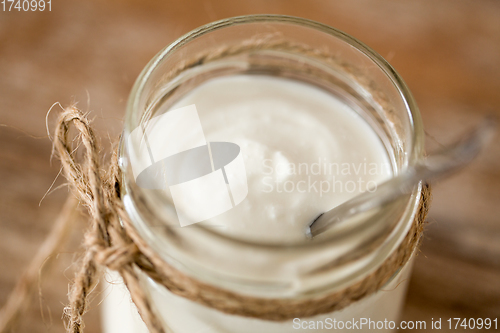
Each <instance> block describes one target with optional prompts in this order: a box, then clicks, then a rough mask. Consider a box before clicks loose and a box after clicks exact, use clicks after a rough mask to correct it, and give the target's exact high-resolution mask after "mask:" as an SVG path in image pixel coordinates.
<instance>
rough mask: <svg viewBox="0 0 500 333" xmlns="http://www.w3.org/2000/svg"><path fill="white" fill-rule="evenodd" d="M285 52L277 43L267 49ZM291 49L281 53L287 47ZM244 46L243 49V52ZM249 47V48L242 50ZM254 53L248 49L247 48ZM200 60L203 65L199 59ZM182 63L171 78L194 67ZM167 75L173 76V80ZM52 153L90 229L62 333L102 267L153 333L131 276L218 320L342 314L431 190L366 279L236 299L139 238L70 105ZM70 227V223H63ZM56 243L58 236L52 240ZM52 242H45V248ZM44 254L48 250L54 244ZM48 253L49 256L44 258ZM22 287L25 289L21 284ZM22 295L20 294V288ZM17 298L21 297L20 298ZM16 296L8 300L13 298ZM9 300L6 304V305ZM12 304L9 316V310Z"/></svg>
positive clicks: (6, 320) (387, 269)
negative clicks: (301, 293)
mask: <svg viewBox="0 0 500 333" xmlns="http://www.w3.org/2000/svg"><path fill="white" fill-rule="evenodd" d="M276 45H278V46H280V47H281V46H282V47H285V45H284V44H282V43H275V45H274V46H276ZM289 46H290V45H288V46H286V47H289ZM245 47H247V46H245ZM248 47H249V46H248ZM253 47H255V43H254V45H253ZM241 51H242V48H239V49H238V50H232V51H231V50H228V49H226V50H224V51H222V50H221V51H220V52H219V53H217V54H215V55H214V54H212V56H211V59H212V60H213V59H217V58H220V57H223V56H226V55H227V54H228V52H229V53H231V52H232V53H233V54H236V53H238V52H241ZM203 61H207V59H206V58H203ZM199 63H200V59H198V61H195V62H190V61H186V63H184V64H181V65H180V67H179V68H177V69H175V70H174V71H173V72H174V74H175V72H176V71H180V70H181V69H182V68H186V67H189V66H195V65H196V64H199ZM174 74H172V75H174ZM167 79H168V78H167ZM72 126H73V127H74V128H75V129H76V131H77V133H78V136H77V138H78V140H76V141H75V140H74V139H73V138H72V137H70V135H69V131H70V128H71V127H72ZM79 144H81V145H82V146H83V148H84V152H83V160H82V161H80V159H78V158H77V154H76V153H75V150H76V149H75V145H79ZM54 150H55V152H56V154H57V155H58V157H59V158H60V160H61V163H62V166H63V170H64V174H65V176H66V178H67V179H68V180H69V182H70V183H71V186H72V188H73V193H74V195H75V196H76V197H77V199H78V200H79V202H80V204H82V205H84V206H85V207H86V208H87V210H88V213H89V216H90V218H89V224H90V227H89V230H88V232H87V233H86V235H85V238H84V248H85V252H84V255H83V257H82V259H81V263H80V265H79V270H78V271H77V273H76V275H75V279H74V283H73V285H72V287H71V290H70V293H69V305H68V306H67V307H66V308H65V311H64V313H65V318H66V319H67V331H68V332H73V333H78V332H82V331H83V327H84V323H83V319H82V316H83V315H84V313H85V312H86V311H87V309H88V306H89V304H88V296H89V294H90V293H91V291H92V290H93V289H94V288H95V286H96V284H97V282H98V280H99V277H100V276H101V272H102V268H103V267H106V268H108V269H111V270H114V271H117V272H119V274H120V275H121V276H122V278H123V280H124V282H125V284H126V285H127V287H128V289H129V291H130V295H131V297H132V300H133V302H134V303H135V304H136V306H137V308H138V310H139V313H140V315H141V317H142V319H143V320H144V322H145V323H146V325H147V327H148V329H149V330H150V332H152V333H160V332H165V330H164V328H163V326H162V322H161V320H160V319H159V317H158V315H157V314H156V312H155V309H154V307H153V305H152V303H151V300H150V299H149V297H148V295H147V294H146V293H145V291H144V289H143V288H142V287H141V283H140V279H139V275H138V271H142V272H143V273H144V274H146V275H147V276H149V277H150V278H152V279H153V280H155V281H156V282H157V283H159V284H161V285H163V286H164V287H166V288H167V289H168V290H169V291H171V292H172V293H173V294H176V295H178V296H181V297H184V298H186V299H189V300H191V301H194V302H197V303H199V304H202V305H205V306H208V307H211V308H214V309H216V310H219V311H221V312H224V313H228V314H234V315H239V316H245V317H253V318H259V319H263V320H271V321H283V320H288V319H292V318H297V317H302V318H304V317H310V316H314V315H319V314H324V313H329V312H332V311H336V310H340V309H343V308H344V307H346V306H348V305H349V304H351V303H353V302H355V301H357V300H360V299H362V298H364V297H367V296H369V295H371V294H372V293H374V292H376V291H377V290H379V289H380V288H381V287H382V286H384V285H385V284H386V283H387V282H388V281H389V280H390V279H391V278H392V277H393V276H394V274H395V273H396V272H397V271H398V270H399V269H400V268H401V267H403V266H404V265H405V264H406V263H407V262H408V260H409V259H410V257H411V255H412V253H414V252H415V249H416V248H417V247H418V245H419V243H420V240H421V238H422V233H423V227H424V221H425V218H426V215H427V212H428V208H429V201H430V188H429V186H428V185H424V186H423V188H422V193H421V194H422V195H421V197H420V205H419V208H418V211H417V213H416V215H415V219H414V221H413V223H412V225H411V228H410V230H409V232H408V234H407V235H406V236H405V238H404V239H403V241H402V243H401V244H400V245H399V246H398V248H397V249H396V250H395V251H393V253H392V254H391V255H390V256H389V257H388V258H387V259H386V260H385V261H384V262H383V263H382V265H381V266H380V267H379V268H377V269H376V270H375V271H373V272H372V273H371V274H369V275H367V276H365V277H363V278H362V279H361V280H360V281H357V282H356V283H354V284H352V285H350V286H348V287H346V288H344V289H341V290H336V291H334V292H331V293H328V294H326V295H322V296H318V297H311V298H305V297H303V298H261V297H252V296H247V295H242V294H238V293H236V292H232V291H228V290H225V289H221V288H218V287H215V286H212V285H209V284H206V283H204V282H201V281H199V280H196V279H194V278H192V277H190V276H188V275H186V274H184V273H183V272H181V271H179V270H177V269H176V268H174V267H172V266H170V265H169V264H168V263H167V262H165V261H164V260H163V259H162V258H161V257H160V256H159V255H158V254H157V253H156V252H155V251H153V250H152V249H151V247H150V246H149V245H148V244H147V243H146V242H145V241H144V240H143V239H142V238H141V237H140V236H139V234H138V233H137V231H136V229H135V228H134V226H133V224H132V222H131V221H130V218H129V216H128V214H127V212H126V211H125V209H124V206H123V202H122V200H121V197H120V188H121V182H122V175H121V171H120V168H119V167H118V162H117V161H118V159H117V152H116V151H115V152H114V154H113V155H112V158H111V161H110V163H109V167H108V168H103V167H102V165H101V157H100V154H99V151H100V150H99V147H98V144H97V140H96V136H95V135H94V131H93V129H92V127H91V125H90V122H89V120H88V119H87V117H86V115H85V114H83V113H82V112H81V111H80V110H78V109H77V108H76V107H75V106H70V107H68V108H66V109H64V111H63V112H62V113H60V115H59V117H58V121H57V124H56V130H55V135H54ZM67 220H69V218H68V219H67ZM61 239H62V238H61V237H59V240H61ZM54 242H55V241H54V240H52V243H54ZM49 248H50V249H51V250H52V251H55V248H56V247H55V246H54V244H51V246H49ZM49 252H50V251H49ZM22 284H27V282H26V281H23V283H22ZM20 289H21V290H23V288H20ZM26 294H27V293H26V292H24V294H23V295H24V296H26ZM18 296H20V294H16V293H15V292H14V293H13V295H12V297H14V298H15V297H18ZM12 297H11V298H12ZM16 306H18V305H16V304H14V305H13V306H12V309H16ZM12 309H7V310H8V311H5V310H4V311H3V313H2V316H0V332H3V331H4V329H7V328H9V327H11V324H12V318H14V315H13V313H15V311H13V310H12Z"/></svg>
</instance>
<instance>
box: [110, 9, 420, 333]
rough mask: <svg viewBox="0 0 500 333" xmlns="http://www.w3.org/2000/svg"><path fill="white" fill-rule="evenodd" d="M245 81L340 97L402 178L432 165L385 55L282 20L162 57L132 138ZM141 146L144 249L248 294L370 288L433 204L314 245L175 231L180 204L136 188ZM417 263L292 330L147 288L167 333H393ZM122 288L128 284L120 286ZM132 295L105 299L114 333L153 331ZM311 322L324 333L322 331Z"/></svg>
mask: <svg viewBox="0 0 500 333" xmlns="http://www.w3.org/2000/svg"><path fill="white" fill-rule="evenodd" d="M234 74H264V75H272V76H280V77H286V78H289V79H293V80H298V81H302V82H306V83H308V84H311V85H313V86H316V87H319V88H321V89H323V90H325V91H327V92H329V93H331V94H334V95H335V96H337V97H338V98H340V99H341V100H342V101H344V102H345V103H347V104H349V105H350V106H351V107H352V108H353V109H354V110H356V112H357V113H358V114H359V115H360V116H362V117H363V119H364V120H365V121H366V122H367V123H368V124H370V126H371V127H372V128H373V130H374V131H375V132H376V133H377V135H378V136H379V137H380V139H381V141H382V142H383V144H384V146H385V148H386V150H387V152H388V155H389V157H390V159H391V164H392V165H391V166H392V172H393V174H395V175H397V174H398V173H400V172H401V171H402V170H404V169H405V167H407V166H408V165H411V164H412V163H415V161H417V160H419V159H420V158H421V157H422V154H423V128H422V123H421V119H420V114H419V111H418V109H417V106H416V104H415V102H414V100H413V98H412V96H411V94H410V92H409V90H408V88H407V87H406V85H405V83H404V82H403V81H402V79H401V78H400V77H399V75H398V74H397V73H396V71H395V70H394V69H393V68H392V67H391V66H390V65H389V64H388V63H387V62H386V61H385V60H384V59H383V58H382V57H381V56H380V55H378V54H377V53H376V52H374V51H373V50H371V49H370V48H369V47H367V46H365V45H364V44H362V43H361V42H359V41H357V40H356V39H354V38H352V37H350V36H348V35H347V34H345V33H343V32H341V31H338V30H336V29H334V28H331V27H329V26H326V25H323V24H321V23H317V22H313V21H310V20H306V19H301V18H296V17H289V16H280V15H251V16H242V17H235V18H229V19H224V20H221V21H217V22H214V23H210V24H208V25H205V26H203V27H201V28H198V29H196V30H194V31H192V32H190V33H188V34H187V35H185V36H183V37H181V38H179V39H178V40H177V41H175V42H173V43H172V44H170V45H169V46H168V47H166V48H165V49H164V50H162V51H161V52H160V53H159V54H158V55H157V56H155V57H154V58H153V59H152V60H151V61H150V62H149V64H148V65H147V66H146V68H145V69H144V70H143V72H142V73H141V75H140V76H139V78H138V80H137V81H136V83H135V85H134V88H133V90H132V93H131V95H130V98H129V101H128V105H127V113H126V120H125V128H124V137H127V136H128V135H130V133H132V131H133V130H134V129H136V128H137V127H139V126H144V124H145V123H146V122H147V121H148V120H149V119H151V118H152V117H154V116H156V115H158V114H159V113H161V112H164V110H168V108H169V106H172V105H173V104H174V103H175V102H176V101H178V100H179V99H180V98H181V97H182V96H184V95H185V94H186V93H188V92H189V91H191V90H192V89H194V88H195V87H197V86H199V85H200V84H202V83H203V82H206V81H207V80H209V79H212V78H216V77H222V76H228V75H234ZM162 110H163V111H162ZM229 125H230V124H229ZM130 145H131V144H130V143H127V140H122V143H121V152H120V164H121V168H122V171H123V183H122V195H123V201H124V204H125V208H126V210H127V212H128V214H129V216H130V218H131V220H132V222H133V223H134V225H135V227H136V228H137V230H138V231H139V233H140V234H141V236H142V237H143V238H144V240H145V241H147V243H148V244H149V245H150V246H151V247H152V249H154V250H155V251H156V252H157V253H158V254H160V255H161V257H162V258H163V259H164V260H165V261H166V262H167V263H168V264H169V265H171V266H172V267H174V268H175V269H177V270H179V271H180V272H182V273H184V274H186V275H187V276H189V277H192V278H194V279H196V280H198V281H201V282H202V283H205V284H207V285H210V286H214V287H216V288H220V289H223V290H227V291H231V292H235V293H238V294H241V295H246V296H252V297H262V298H273V299H298V298H308V297H318V296H322V295H327V294H329V293H332V292H335V291H336V290H341V289H345V288H348V287H349V286H352V285H353V284H355V283H358V282H359V281H361V280H363V279H365V278H366V277H367V276H369V275H370V274H371V273H372V272H374V271H375V270H377V268H379V267H380V266H381V265H382V264H383V263H384V262H385V261H386V260H387V258H389V257H390V256H391V255H392V254H394V252H395V251H396V249H397V248H398V247H399V246H400V244H401V242H402V241H403V239H404V238H405V237H406V236H407V234H408V232H409V230H410V228H411V227H412V224H413V221H414V218H415V215H416V213H417V210H418V207H419V202H420V197H421V186H418V187H417V188H415V190H414V192H413V193H412V194H411V195H409V196H407V197H404V198H402V199H400V200H398V201H396V202H394V203H391V204H389V205H388V206H387V207H384V208H383V209H381V210H379V211H377V212H373V213H372V214H368V215H367V216H363V218H360V219H358V221H356V222H355V223H352V225H348V226H347V227H345V228H340V229H338V230H336V231H335V232H328V233H326V234H325V235H324V236H323V237H319V238H318V239H317V240H315V241H312V242H311V241H307V240H304V241H303V242H292V243H290V242H285V243H280V242H259V241H258V240H248V239H240V238H237V237H232V236H228V235H227V234H223V233H221V232H219V231H218V230H217V229H214V228H210V227H206V226H204V225H200V224H193V225H191V226H190V227H189V228H180V227H179V226H178V223H176V222H172V221H176V218H175V208H174V206H173V204H172V202H171V200H169V199H168V198H166V197H165V196H164V195H162V194H161V193H160V192H158V191H152V190H145V189H143V188H141V187H139V186H137V184H136V183H135V181H134V176H133V173H132V170H131V165H130V164H131V163H130V161H131V160H133V159H135V158H139V157H138V156H136V154H138V152H137V151H138V148H137V147H131V146H130ZM411 261H412V260H411V259H410V260H408V261H406V263H405V264H404V265H403V266H401V267H398V269H397V270H396V271H395V272H394V274H393V275H392V277H391V278H390V279H388V281H386V282H385V283H384V285H383V286H382V288H379V290H378V291H375V292H373V293H368V294H367V296H365V297H359V299H357V300H355V301H352V304H349V305H347V306H346V307H344V308H343V309H340V310H337V311H333V312H330V313H323V314H318V315H315V316H313V317H308V318H306V317H305V318H289V319H286V320H284V321H283V320H282V321H275V320H266V319H259V318H250V317H245V316H240V315H232V314H227V313H223V312H221V311H219V310H216V309H214V308H210V307H207V306H204V305H201V304H198V303H197V302H194V301H191V300H188V299H185V298H183V297H180V296H178V295H175V294H174V293H172V292H170V291H168V290H167V289H166V288H165V287H163V286H161V285H159V284H157V283H156V282H154V281H153V280H151V279H149V278H148V277H146V276H145V275H144V276H143V277H142V279H143V281H142V282H143V286H144V288H145V289H146V290H147V291H148V292H149V295H150V297H151V300H152V301H153V304H154V305H155V308H156V311H157V313H158V314H160V316H161V318H162V320H163V322H164V325H165V330H166V331H167V332H173V333H185V332H189V333H202V332H204V333H209V332H213V333H215V332H217V333H223V332H228V333H229V332H230V333H247V332H248V333H250V332H251V333H255V332H259V333H265V332H269V333H271V332H272V333H281V332H291V331H296V330H299V331H304V332H322V331H325V332H326V331H329V329H328V328H329V327H330V325H332V328H333V324H334V321H333V319H335V320H336V322H335V323H338V324H339V325H340V321H342V322H343V324H342V325H343V327H345V328H348V326H353V325H354V328H355V327H356V324H355V322H356V321H358V323H357V325H360V324H361V322H359V320H361V319H362V318H365V319H366V320H368V321H367V324H365V326H362V327H361V331H363V330H365V331H368V330H369V329H370V328H371V329H373V328H374V326H373V325H377V323H379V322H384V320H385V321H386V323H385V324H384V327H383V329H381V330H380V331H384V330H385V331H392V328H394V327H395V326H394V327H393V326H392V324H390V321H394V322H395V321H396V320H397V318H398V315H399V312H400V310H401V307H402V304H403V301H404V294H405V289H406V286H407V282H408V277H409V274H410V270H411ZM110 279H112V280H113V281H115V282H116V281H119V278H117V277H116V276H111V277H110ZM126 293H127V292H126V290H125V289H124V288H123V287H120V286H118V285H116V283H114V284H113V286H112V291H111V292H109V295H108V296H107V298H106V299H105V306H104V316H103V318H104V324H105V326H104V327H105V332H106V333H113V332H127V331H130V332H140V330H144V332H147V330H146V329H145V327H144V324H143V323H141V321H140V318H139V317H138V316H137V314H136V313H135V310H134V307H133V305H132V304H131V303H130V302H129V301H128V300H129V298H128V297H125V296H124V295H126ZM348 303H351V302H348ZM125 313H129V314H130V315H126V316H124V314H125ZM328 318H330V319H328ZM311 321H312V322H313V323H316V325H317V326H314V325H313V326H314V329H313V328H312V327H313V326H310V322H311ZM349 321H350V324H349ZM370 321H372V322H373V324H372V326H370ZM387 321H388V322H389V324H388V323H387ZM319 322H323V324H319ZM311 325H312V324H311ZM319 325H323V326H324V328H323V330H322V329H321V327H319ZM379 325H380V324H379ZM394 325H396V326H397V323H395V324H394ZM336 328H342V327H340V326H338V327H337V326H336ZM377 328H378V329H380V328H381V327H377Z"/></svg>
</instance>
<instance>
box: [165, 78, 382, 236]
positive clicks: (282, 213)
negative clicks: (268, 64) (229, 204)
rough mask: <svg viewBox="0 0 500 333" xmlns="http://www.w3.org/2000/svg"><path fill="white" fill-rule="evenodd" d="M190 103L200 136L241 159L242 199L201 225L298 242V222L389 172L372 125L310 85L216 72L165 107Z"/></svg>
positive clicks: (301, 228)
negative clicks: (226, 145) (235, 150)
mask: <svg viewBox="0 0 500 333" xmlns="http://www.w3.org/2000/svg"><path fill="white" fill-rule="evenodd" d="M191 104H195V105H196V108H197V110H198V114H199V117H200V120H201V125H202V127H203V131H204V134H205V137H206V139H207V141H228V142H234V143H236V144H238V145H239V146H240V147H241V151H242V156H243V159H244V162H245V169H246V174H247V180H248V196H247V198H246V199H245V200H243V202H242V203H240V204H239V205H238V206H236V207H235V208H233V209H231V210H229V211H228V212H226V213H224V214H222V215H219V216H217V217H215V218H213V219H211V220H210V221H207V222H202V223H205V224H211V225H218V226H223V227H222V228H218V229H217V230H220V231H221V232H224V233H227V234H230V235H233V236H236V237H241V238H247V239H254V240H261V241H262V240H264V241H278V242H288V241H296V240H302V239H303V237H304V235H303V232H304V226H305V225H306V224H307V223H308V222H310V221H312V220H313V219H314V218H315V217H316V216H318V215H319V214H320V213H322V212H325V211H327V210H329V209H331V208H333V207H335V206H337V205H339V204H340V203H342V202H344V201H346V200H348V199H350V198H351V197H353V196H355V195H356V194H358V193H360V192H362V191H364V190H365V189H366V184H367V183H368V182H370V181H372V182H377V183H379V182H381V181H382V180H384V179H387V178H388V177H390V175H391V169H390V166H389V165H390V164H389V163H390V162H389V159H388V156H387V152H386V150H385V148H384V147H383V145H382V143H381V141H380V139H379V138H378V136H377V135H376V134H375V132H374V131H373V129H372V128H371V127H370V126H369V125H368V124H367V123H366V122H365V121H364V120H363V119H362V118H361V117H360V116H359V115H358V114H357V113H356V112H355V111H354V110H353V109H352V108H350V107H349V106H347V105H346V104H344V103H343V102H341V101H340V100H338V99H337V98H336V97H334V96H333V95H331V94H329V93H327V92H325V91H323V90H320V89H318V88H316V87H313V86H311V85H308V84H304V83H300V82H297V81H292V80H289V79H282V78H276V77H270V76H260V75H259V76H257V75H252V76H250V75H237V76H230V77H222V78H216V79H212V80H210V81H208V82H206V83H204V84H202V85H200V86H199V87H197V88H195V89H193V90H192V91H191V92H189V94H187V95H186V96H184V97H183V98H182V99H181V100H180V101H178V102H177V103H176V104H175V105H173V106H172V107H171V109H177V108H180V107H183V106H187V105H191ZM348 165H349V167H347V166H348ZM271 170H272V172H271ZM318 171H319V172H318ZM299 173H300V174H299ZM318 173H319V174H318ZM347 173H349V174H347ZM373 173H375V174H373ZM228 177H231V175H230V174H228ZM333 177H335V179H334V180H333ZM360 180H361V181H362V183H363V184H364V185H362V186H360V185H359V183H358V182H359V181H360ZM333 181H335V182H336V185H335V191H333V189H332V188H333V185H332V182H333ZM321 182H323V183H321ZM326 182H328V183H329V186H330V190H329V191H327V184H326ZM353 182H354V183H355V187H354V188H353ZM314 184H316V185H315V186H314ZM271 187H272V190H271ZM353 189H354V190H353ZM320 192H321V193H320ZM324 192H326V193H324Z"/></svg>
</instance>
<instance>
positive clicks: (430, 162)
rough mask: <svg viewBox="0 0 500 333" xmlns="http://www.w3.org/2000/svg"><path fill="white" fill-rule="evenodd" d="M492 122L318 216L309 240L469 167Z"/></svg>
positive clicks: (490, 132) (490, 119)
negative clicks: (421, 182)
mask: <svg viewBox="0 0 500 333" xmlns="http://www.w3.org/2000/svg"><path fill="white" fill-rule="evenodd" d="M495 123H496V121H495V119H494V118H493V117H486V118H485V119H484V120H483V121H482V122H481V123H480V124H479V125H478V126H477V127H475V128H474V129H473V130H472V131H470V132H469V133H467V134H466V135H464V136H463V139H461V140H459V141H457V142H455V143H454V144H452V145H450V146H449V147H446V148H444V149H442V150H440V151H439V152H437V153H434V154H432V155H430V156H428V157H427V158H426V159H424V160H421V161H419V162H417V163H416V164H415V165H411V166H408V168H407V169H406V170H404V171H403V172H402V173H401V174H399V175H397V176H396V177H393V178H391V179H389V180H387V181H386V182H384V183H382V184H380V185H378V186H376V187H375V188H372V189H368V190H367V191H366V192H363V193H361V194H359V195H357V196H355V197H354V198H352V199H350V200H348V201H346V202H344V203H342V204H340V205H339V206H337V207H335V208H333V209H331V210H329V211H327V212H325V213H323V214H321V215H319V216H318V217H317V218H316V219H315V220H314V221H312V222H311V223H310V224H309V226H308V227H307V228H306V235H307V236H308V237H309V238H312V237H315V236H317V235H319V234H321V233H322V232H324V231H326V230H328V229H329V228H331V227H332V226H333V225H335V224H337V223H339V222H341V221H344V220H346V219H348V218H350V217H352V216H354V215H356V214H360V213H363V212H366V211H369V210H371V209H373V208H376V207H382V206H383V205H385V204H387V203H389V202H392V201H393V200H395V199H397V198H399V197H401V196H402V195H405V194H409V193H411V192H412V191H413V189H414V187H415V185H417V184H418V183H419V182H420V181H427V182H429V181H432V180H435V179H438V178H442V177H445V176H448V175H450V174H452V173H453V172H454V171H457V170H458V169H460V168H462V167H464V166H465V165H467V164H469V163H470V162H471V161H472V160H473V159H474V157H476V155H477V154H478V153H479V151H480V150H481V148H482V147H484V146H485V145H486V144H487V142H488V141H489V140H490V139H491V137H492V136H493V134H494V132H495V125H496V124H495Z"/></svg>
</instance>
